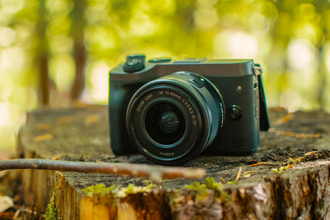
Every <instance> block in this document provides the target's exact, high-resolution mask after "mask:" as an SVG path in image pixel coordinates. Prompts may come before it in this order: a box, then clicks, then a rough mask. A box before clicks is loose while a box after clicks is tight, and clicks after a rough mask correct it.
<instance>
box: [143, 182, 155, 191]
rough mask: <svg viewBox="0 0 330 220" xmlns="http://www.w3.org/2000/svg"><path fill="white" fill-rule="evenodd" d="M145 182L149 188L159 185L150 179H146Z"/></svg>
mask: <svg viewBox="0 0 330 220" xmlns="http://www.w3.org/2000/svg"><path fill="white" fill-rule="evenodd" d="M143 184H144V185H145V186H146V188H147V189H151V188H157V187H158V186H157V185H156V184H153V183H152V182H151V181H150V180H144V181H143Z"/></svg>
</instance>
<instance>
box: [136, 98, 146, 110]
mask: <svg viewBox="0 0 330 220" xmlns="http://www.w3.org/2000/svg"><path fill="white" fill-rule="evenodd" d="M143 104H144V101H143V100H142V101H141V102H140V104H139V105H138V107H137V109H136V111H138V112H140V111H141V108H142V106H143Z"/></svg>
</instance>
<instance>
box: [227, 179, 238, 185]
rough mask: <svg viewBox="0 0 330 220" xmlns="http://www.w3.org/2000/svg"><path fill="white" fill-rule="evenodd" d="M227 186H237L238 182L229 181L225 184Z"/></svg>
mask: <svg viewBox="0 0 330 220" xmlns="http://www.w3.org/2000/svg"><path fill="white" fill-rule="evenodd" d="M227 184H230V185H237V184H238V181H237V180H233V181H229V182H227Z"/></svg>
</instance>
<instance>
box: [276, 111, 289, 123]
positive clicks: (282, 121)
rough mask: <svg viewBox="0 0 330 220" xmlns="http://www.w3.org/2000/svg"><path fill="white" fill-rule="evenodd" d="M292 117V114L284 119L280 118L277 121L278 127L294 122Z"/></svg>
mask: <svg viewBox="0 0 330 220" xmlns="http://www.w3.org/2000/svg"><path fill="white" fill-rule="evenodd" d="M292 116H293V114H292V113H288V114H287V115H286V116H284V117H283V118H280V119H278V120H277V121H276V125H281V124H284V123H286V122H288V121H291V120H292Z"/></svg>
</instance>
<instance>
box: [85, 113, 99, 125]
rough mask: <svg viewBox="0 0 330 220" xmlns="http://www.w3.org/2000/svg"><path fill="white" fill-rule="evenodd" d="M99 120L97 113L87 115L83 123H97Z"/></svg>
mask: <svg viewBox="0 0 330 220" xmlns="http://www.w3.org/2000/svg"><path fill="white" fill-rule="evenodd" d="M99 121H100V116H99V115H89V116H87V117H86V118H85V124H86V125H90V124H93V123H97V122H99Z"/></svg>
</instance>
